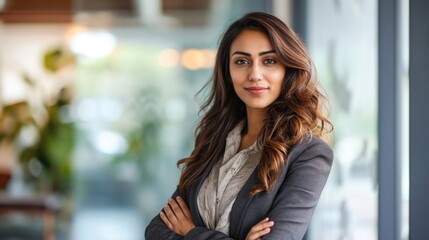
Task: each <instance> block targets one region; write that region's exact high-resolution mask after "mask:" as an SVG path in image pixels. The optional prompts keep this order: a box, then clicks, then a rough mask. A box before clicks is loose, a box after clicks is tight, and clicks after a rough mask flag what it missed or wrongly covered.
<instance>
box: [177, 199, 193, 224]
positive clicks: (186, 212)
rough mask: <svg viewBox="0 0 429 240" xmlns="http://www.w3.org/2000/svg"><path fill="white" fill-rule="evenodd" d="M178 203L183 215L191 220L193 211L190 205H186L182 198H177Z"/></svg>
mask: <svg viewBox="0 0 429 240" xmlns="http://www.w3.org/2000/svg"><path fill="white" fill-rule="evenodd" d="M176 201H177V203H178V204H179V206H180V208H181V209H182V211H183V214H184V215H185V216H186V217H187V218H189V219H190V218H191V211H189V208H188V205H186V203H185V201H183V199H182V198H181V197H176Z"/></svg>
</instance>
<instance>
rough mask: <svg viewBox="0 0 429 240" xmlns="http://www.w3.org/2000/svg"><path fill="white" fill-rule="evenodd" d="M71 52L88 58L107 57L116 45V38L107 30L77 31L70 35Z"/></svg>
mask: <svg viewBox="0 0 429 240" xmlns="http://www.w3.org/2000/svg"><path fill="white" fill-rule="evenodd" d="M70 47H71V50H72V52H73V53H75V54H77V55H81V56H84V57H88V58H102V57H107V56H108V55H109V54H110V53H111V52H112V51H113V50H114V49H115V47H116V38H115V36H113V34H111V33H110V32H108V31H101V30H100V31H92V32H78V33H76V34H75V35H73V36H72V38H71V41H70Z"/></svg>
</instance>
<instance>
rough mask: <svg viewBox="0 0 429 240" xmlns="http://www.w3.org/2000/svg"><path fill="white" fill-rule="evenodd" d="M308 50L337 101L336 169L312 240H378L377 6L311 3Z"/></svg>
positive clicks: (334, 117) (334, 112)
mask: <svg viewBox="0 0 429 240" xmlns="http://www.w3.org/2000/svg"><path fill="white" fill-rule="evenodd" d="M307 12H308V15H307V20H308V26H307V27H308V32H307V34H308V47H309V50H310V53H311V55H312V57H313V60H314V61H315V64H316V67H317V71H318V76H319V80H320V81H321V84H322V85H323V86H324V87H325V89H326V91H327V94H328V96H329V98H330V99H331V101H332V104H331V108H332V113H331V119H332V121H333V123H334V126H335V134H334V136H333V148H334V152H335V159H334V165H333V168H332V172H331V175H330V177H329V180H328V183H327V185H326V187H325V190H324V192H323V194H322V197H321V199H320V201H319V205H318V207H317V209H316V212H315V214H314V217H313V220H312V225H311V227H310V230H309V237H310V239H369V240H371V239H377V219H378V216H377V211H378V210H377V209H378V208H377V202H378V195H377V194H378V193H377V175H376V172H377V1H370V0H364V1H348V2H347V3H346V2H343V1H332V0H322V1H320V0H317V1H316V0H310V1H308V6H307Z"/></svg>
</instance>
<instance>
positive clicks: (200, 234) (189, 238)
mask: <svg viewBox="0 0 429 240" xmlns="http://www.w3.org/2000/svg"><path fill="white" fill-rule="evenodd" d="M178 194H179V190H178V189H177V190H176V191H175V192H174V194H173V196H172V198H175V197H176V196H178ZM145 239H146V240H159V239H166V240H206V239H211V240H217V239H219V240H221V239H222V240H227V239H228V240H233V239H232V238H230V237H229V236H227V235H225V234H223V233H222V232H219V231H215V230H210V229H208V228H206V227H199V226H197V227H195V228H193V229H192V230H191V231H189V232H188V234H186V236H184V237H183V236H181V235H179V234H177V233H175V232H173V231H171V230H170V229H169V228H168V227H167V225H165V223H164V222H163V221H162V219H161V218H160V216H159V214H158V215H157V216H155V218H154V219H152V221H151V222H150V223H149V225H148V226H147V227H146V230H145Z"/></svg>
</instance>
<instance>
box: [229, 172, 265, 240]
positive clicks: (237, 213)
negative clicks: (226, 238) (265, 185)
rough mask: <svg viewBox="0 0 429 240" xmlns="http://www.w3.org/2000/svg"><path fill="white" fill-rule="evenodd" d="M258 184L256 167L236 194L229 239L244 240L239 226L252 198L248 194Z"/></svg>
mask: <svg viewBox="0 0 429 240" xmlns="http://www.w3.org/2000/svg"><path fill="white" fill-rule="evenodd" d="M258 183H259V179H258V167H256V168H255V170H254V171H253V172H252V174H251V175H250V177H249V179H248V180H247V181H246V183H245V184H244V186H243V188H242V189H241V190H240V192H239V193H238V195H237V198H236V199H235V202H234V204H233V205H232V209H231V215H230V224H229V234H230V236H231V237H234V238H238V239H242V238H245V236H244V235H243V233H241V226H242V224H243V221H244V213H245V212H246V209H247V206H248V205H249V203H250V201H251V200H252V198H253V196H250V195H249V193H250V191H251V190H252V188H253V187H254V186H256V185H257V184H258ZM245 234H247V233H245ZM242 235H243V236H242Z"/></svg>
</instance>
